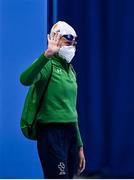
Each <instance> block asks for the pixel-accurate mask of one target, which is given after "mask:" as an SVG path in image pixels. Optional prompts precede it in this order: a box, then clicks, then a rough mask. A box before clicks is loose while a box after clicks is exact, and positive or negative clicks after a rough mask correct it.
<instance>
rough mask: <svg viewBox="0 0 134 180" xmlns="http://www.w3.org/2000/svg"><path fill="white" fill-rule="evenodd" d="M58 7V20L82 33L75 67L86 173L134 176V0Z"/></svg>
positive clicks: (76, 0) (61, 1) (91, 0)
mask: <svg viewBox="0 0 134 180" xmlns="http://www.w3.org/2000/svg"><path fill="white" fill-rule="evenodd" d="M49 2H50V1H49ZM53 2H56V0H55V1H53ZM51 3H52V1H51ZM54 7H55V9H56V8H57V10H55V11H54V12H57V15H55V13H53V14H54V16H55V17H57V21H58V20H65V21H66V22H68V23H69V24H71V25H72V26H73V27H74V28H75V29H76V31H77V34H78V46H77V53H76V56H75V58H74V61H73V64H74V66H75V69H76V71H77V77H78V87H79V89H78V94H79V96H78V112H79V124H80V129H81V134H82V137H83V142H84V151H85V156H86V160H87V161H86V169H85V171H84V172H83V173H85V174H89V175H90V174H92V173H97V174H101V175H102V176H103V177H110V178H112V177H113V178H130V177H133V178H134V23H133V20H134V10H133V9H134V1H133V0H85V1H84V0H72V1H68V0H57V5H55V6H54ZM50 9H51V6H50ZM49 12H50V13H51V11H50V10H49ZM54 19H55V18H54Z"/></svg>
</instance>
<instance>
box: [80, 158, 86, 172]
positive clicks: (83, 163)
mask: <svg viewBox="0 0 134 180" xmlns="http://www.w3.org/2000/svg"><path fill="white" fill-rule="evenodd" d="M84 169H85V159H83V161H82V166H81V170H80V172H83V171H84Z"/></svg>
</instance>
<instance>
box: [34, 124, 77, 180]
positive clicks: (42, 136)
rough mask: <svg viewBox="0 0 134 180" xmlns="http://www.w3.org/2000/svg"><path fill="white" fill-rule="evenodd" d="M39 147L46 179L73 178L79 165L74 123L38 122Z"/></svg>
mask: <svg viewBox="0 0 134 180" xmlns="http://www.w3.org/2000/svg"><path fill="white" fill-rule="evenodd" d="M37 149H38V155H39V159H40V162H41V166H42V169H43V174H44V178H46V179H72V178H73V177H74V175H75V174H76V172H77V167H78V147H77V142H76V128H75V126H74V123H47V124H41V123H38V126H37Z"/></svg>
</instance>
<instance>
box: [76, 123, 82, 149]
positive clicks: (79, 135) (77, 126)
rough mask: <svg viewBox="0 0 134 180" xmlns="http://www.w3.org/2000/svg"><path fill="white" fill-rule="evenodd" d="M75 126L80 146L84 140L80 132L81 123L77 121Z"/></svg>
mask: <svg viewBox="0 0 134 180" xmlns="http://www.w3.org/2000/svg"><path fill="white" fill-rule="evenodd" d="M75 128H76V138H77V144H78V146H79V147H81V146H83V142H82V139H81V134H80V130H79V125H78V121H77V122H76V123H75Z"/></svg>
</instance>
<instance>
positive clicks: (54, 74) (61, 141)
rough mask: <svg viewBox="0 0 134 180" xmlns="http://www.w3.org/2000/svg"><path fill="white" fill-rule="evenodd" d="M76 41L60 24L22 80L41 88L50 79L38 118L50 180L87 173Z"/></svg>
mask: <svg viewBox="0 0 134 180" xmlns="http://www.w3.org/2000/svg"><path fill="white" fill-rule="evenodd" d="M76 39H77V35H76V32H75V30H74V29H73V28H72V27H71V26H70V25H69V24H68V23H66V22H64V21H58V22H57V23H56V24H54V25H53V27H52V28H51V31H50V34H48V47H47V49H46V50H45V51H44V52H43V53H42V54H41V55H40V56H39V57H38V59H36V62H35V63H32V65H30V67H28V68H27V69H26V70H25V71H24V72H23V73H22V74H21V76H20V81H21V83H22V84H24V85H32V83H36V85H38V82H40V81H42V79H43V77H47V76H50V78H49V82H48V85H47V89H46V90H45V91H44V94H43V97H42V99H41V104H40V107H39V111H38V113H37V115H36V121H37V150H38V155H39V159H40V162H41V166H42V169H43V174H44V178H47V179H72V178H73V177H74V175H77V176H79V175H80V174H81V173H82V172H83V170H84V169H85V162H86V161H85V156H84V150H83V142H82V138H81V135H80V130H79V125H78V114H77V110H76V102H77V80H76V73H75V71H74V69H73V66H72V64H71V61H72V59H73V57H74V55H75V52H76V43H77V42H76ZM50 67H51V68H50ZM39 74H40V76H39ZM37 75H38V77H39V78H38V80H37ZM43 82H44V81H43Z"/></svg>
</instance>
